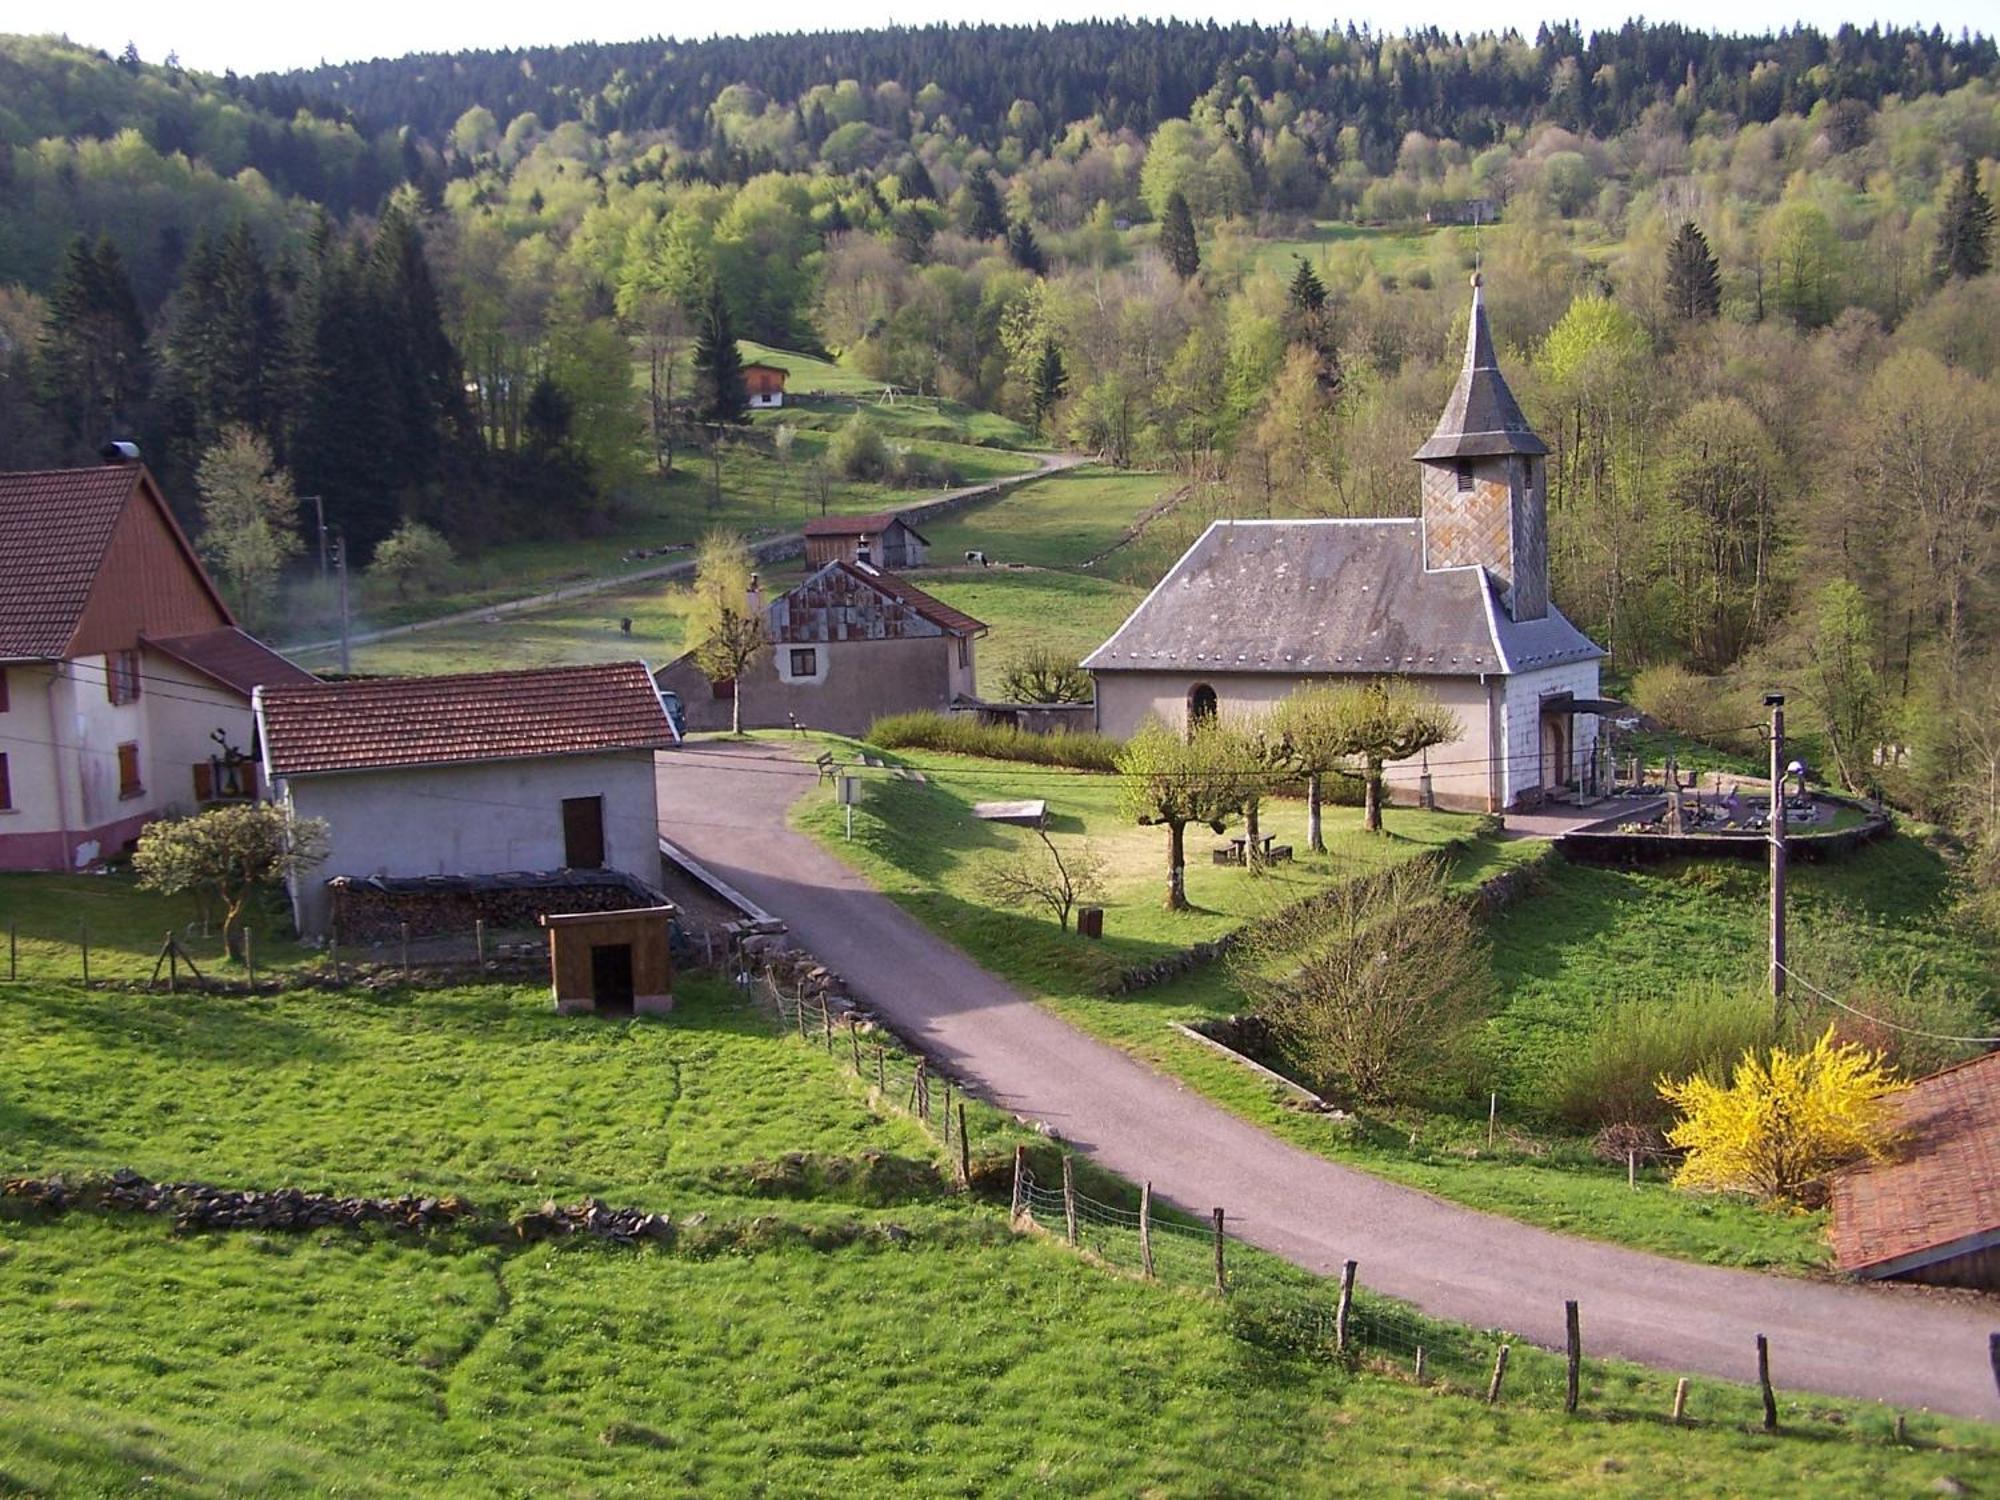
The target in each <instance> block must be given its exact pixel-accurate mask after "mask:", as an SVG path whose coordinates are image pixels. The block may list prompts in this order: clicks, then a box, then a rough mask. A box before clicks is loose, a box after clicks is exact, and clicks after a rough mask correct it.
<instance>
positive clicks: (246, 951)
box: [243, 927, 257, 986]
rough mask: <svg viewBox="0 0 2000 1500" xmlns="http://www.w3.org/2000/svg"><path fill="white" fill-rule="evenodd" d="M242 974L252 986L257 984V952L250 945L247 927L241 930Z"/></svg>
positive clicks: (249, 934)
mask: <svg viewBox="0 0 2000 1500" xmlns="http://www.w3.org/2000/svg"><path fill="white" fill-rule="evenodd" d="M243 974H244V977H245V978H247V979H248V980H249V981H250V983H251V984H252V985H253V986H254V985H255V984H256V983H257V950H256V949H255V948H254V947H253V946H252V945H251V933H250V929H249V928H247V927H246V928H244V929H243Z"/></svg>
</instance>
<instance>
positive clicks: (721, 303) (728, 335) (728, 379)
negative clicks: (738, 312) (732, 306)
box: [694, 287, 750, 423]
mask: <svg viewBox="0 0 2000 1500" xmlns="http://www.w3.org/2000/svg"><path fill="white" fill-rule="evenodd" d="M694 368H695V375H696V378H697V379H698V380H699V382H700V390H701V415H702V420H703V421H706V422H714V423H724V422H727V423H737V422H741V421H742V420H743V414H744V413H745V412H746V411H748V410H749V408H750V391H749V388H748V387H747V386H746V384H745V383H744V379H743V354H742V351H740V350H739V349H738V348H737V347H736V328H735V325H734V324H733V323H731V321H730V318H729V303H728V302H727V301H725V300H724V298H723V295H722V290H721V288H719V287H716V288H712V289H711V290H710V291H709V294H708V306H707V308H706V309H705V310H704V311H703V313H702V318H701V334H700V336H699V337H698V338H697V339H696V340H695V346H694Z"/></svg>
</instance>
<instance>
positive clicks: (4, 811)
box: [0, 461, 313, 870]
mask: <svg viewBox="0 0 2000 1500" xmlns="http://www.w3.org/2000/svg"><path fill="white" fill-rule="evenodd" d="M312 680H313V678H312V675H311V674H310V673H308V672H305V671H303V670H301V669H300V668H298V667H295V666H293V665H292V664H291V663H290V662H288V661H286V660H285V659H284V658H283V657H281V656H279V655H278V654H277V653H276V652H274V651H272V650H270V649H269V648H268V647H266V646H265V645H263V644H262V643H261V642H259V641H258V640H256V639H255V638H254V637H252V636H250V635H248V634H246V633H245V632H244V631H243V630H242V629H241V628H240V627H239V626H238V625H237V623H236V620H235V617H234V616H233V615H231V613H230V611H229V606H228V605H227V604H225V603H224V602H223V600H222V596H221V595H220V594H219V593H217V591H216V588H215V585H214V583H213V582H212V581H211V580H210V578H209V576H208V573H207V571H206V570H205V569H204V568H203V567H202V565H201V560H200V559H199V558H198V557H196V555H195V552H194V549H193V548H192V547H191V546H190V545H189V544H188V539H187V537H186V535H185V534H184V533H183V532H182V531H181V528H180V526H179V524H178V523H177V522H176V521H175V520H174V516H173V512H172V511H171V510H169V509H168V507H167V504H166V501H165V499H164V498H163V497H162V495H161V494H160V490H159V486H158V485H157V484H156V483H155V482H154V480H153V476H152V475H151V474H150V473H148V472H147V470H146V468H145V466H144V465H142V464H139V463H136V462H128V461H118V462H107V463H106V464H104V465H102V466H100V467H96V468H85V469H44V470H37V471H32V472H26V473H8V474H0V869H10V870H75V869H85V868H89V867H90V866H92V865H95V864H98V863H101V862H102V861H104V860H106V859H110V858H114V857H116V856H117V855H119V854H121V853H123V852H124V851H126V850H127V849H128V848H129V847H130V846H131V844H132V842H133V840H134V839H136V838H137V837H138V834H139V830H140V829H141V828H142V827H144V826H145V824H146V823H147V822H148V821H149V820H150V819H153V818H156V817H159V816H161V815H162V814H164V813H178V812H192V811H195V810H197V809H199V808H201V807H204V806H207V805H210V804H212V803H214V802H218V801H230V800H240V799H248V798H254V797H255V796H256V795H257V794H258V785H257V774H256V772H257V767H256V762H255V757H254V753H253V752H254V748H255V747H254V744H253V741H252V723H251V715H250V695H251V693H252V692H253V691H254V690H255V689H256V688H257V687H259V686H261V685H264V684H267V683H268V684H274V685H275V684H281V683H309V682H311V681H312Z"/></svg>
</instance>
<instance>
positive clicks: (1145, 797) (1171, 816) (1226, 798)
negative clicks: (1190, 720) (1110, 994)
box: [1118, 719, 1249, 911]
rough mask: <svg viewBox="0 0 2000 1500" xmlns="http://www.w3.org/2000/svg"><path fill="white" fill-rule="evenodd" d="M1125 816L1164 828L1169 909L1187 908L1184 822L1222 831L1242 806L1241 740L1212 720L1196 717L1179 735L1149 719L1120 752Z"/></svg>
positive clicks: (1243, 768) (1243, 762)
mask: <svg viewBox="0 0 2000 1500" xmlns="http://www.w3.org/2000/svg"><path fill="white" fill-rule="evenodd" d="M1118 770H1119V774H1120V775H1122V776H1123V777H1124V786H1123V788H1122V789H1121V793H1120V796H1121V801H1122V805H1123V807H1124V810H1125V813H1126V815H1127V816H1129V817H1131V818H1133V819H1134V820H1136V821H1137V822H1139V823H1141V824H1145V825H1158V826H1161V827H1164V828H1165V829H1166V830H1167V899H1166V905H1167V909H1168V910H1169V911H1186V910H1187V909H1188V899H1187V827H1188V824H1190V823H1205V824H1207V825H1208V826H1209V827H1210V828H1212V829H1213V830H1214V831H1215V832H1217V833H1221V832H1222V831H1223V829H1225V828H1227V827H1228V826H1229V825H1230V824H1231V823H1232V822H1234V821H1235V820H1236V817H1237V816H1238V814H1239V813H1240V812H1241V811H1242V809H1243V797H1244V789H1245V786H1246V784H1247V782H1248V779H1249V778H1248V777H1247V775H1246V774H1245V773H1246V771H1247V770H1248V765H1247V758H1246V756H1245V753H1244V748H1243V745H1242V743H1241V741H1240V740H1239V739H1238V738H1237V736H1236V735H1234V734H1232V733H1231V732H1230V731H1229V730H1227V729H1225V728H1223V727H1221V726H1220V725H1218V724H1216V723H1214V722H1213V721H1203V722H1198V723H1197V724H1196V725H1195V726H1194V728H1193V729H1192V730H1191V731H1190V732H1189V734H1188V735H1187V736H1186V737H1185V738H1183V737H1182V736H1180V735H1178V734H1175V733H1174V732H1173V731H1172V730H1171V729H1169V728H1167V726H1166V725H1165V724H1162V723H1161V722H1160V721H1159V720H1158V719H1148V720H1147V721H1146V722H1145V723H1144V724H1142V725H1140V726H1139V731H1138V733H1136V734H1134V735H1133V736H1132V738H1131V739H1129V740H1127V741H1126V743H1125V748H1124V750H1123V751H1122V752H1121V753H1120V754H1119V757H1118Z"/></svg>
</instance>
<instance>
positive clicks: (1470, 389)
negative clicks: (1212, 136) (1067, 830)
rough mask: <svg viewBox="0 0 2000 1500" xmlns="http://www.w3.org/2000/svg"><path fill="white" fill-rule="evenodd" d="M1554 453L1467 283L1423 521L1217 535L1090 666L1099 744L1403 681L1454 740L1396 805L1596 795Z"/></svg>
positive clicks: (1407, 780)
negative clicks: (1559, 536)
mask: <svg viewBox="0 0 2000 1500" xmlns="http://www.w3.org/2000/svg"><path fill="white" fill-rule="evenodd" d="M1548 451H1549V450H1548V445H1547V444H1546V443H1544V442H1543V441H1542V440H1541V439H1540V438H1539V437H1537V436H1536V435H1535V433H1534V430H1533V429H1532V428H1531V427H1530V426H1529V425H1528V420H1527V418H1526V417H1525V416H1524V415H1523V414H1522V412H1521V408H1520V405H1519V403H1518V402H1516V401H1515V399H1514V393H1513V392H1512V391H1510V390H1509V389H1508V388H1507V382H1506V380H1505V378H1504V377H1503V376H1502V375H1501V373H1500V367H1499V361H1498V359H1497V357H1496V356H1495V354H1494V349H1493V331H1492V328H1491V327H1490V325H1489V324H1488V322H1487V317H1486V305H1485V300H1484V293H1483V291H1482V289H1481V287H1480V282H1479V278H1478V277H1477V276H1474V277H1473V279H1472V318H1471V324H1470V326H1469V327H1468V329H1467V331H1466V340H1465V363H1464V366H1463V367H1462V368H1461V369H1460V371H1459V376H1458V383H1457V385H1456V386H1455V387H1454V388H1453V390H1452V393H1451V399H1450V400H1449V401H1448V402H1446V404H1445V409H1444V414H1443V415H1442V416H1441V417H1440V418H1439V419H1438V424H1437V430H1436V431H1435V432H1433V433H1432V434H1431V436H1430V440H1429V441H1428V442H1426V443H1425V444H1424V445H1423V446H1422V447H1421V448H1419V449H1418V450H1417V452H1416V455H1415V457H1416V461H1417V465H1418V472H1419V475H1420V482H1421V491H1422V500H1423V507H1422V512H1421V514H1420V515H1418V516H1414V517H1399V518H1385V519H1380V520H1346V519H1342V520H1299V521H1290V520H1274V521H1217V522H1215V523H1214V524H1213V525H1211V526H1210V527H1209V528H1208V530H1207V531H1206V532H1204V533H1203V534H1202V536H1201V538H1200V539H1199V540H1198V541H1196V542H1195V544H1194V545H1193V546H1192V547H1190V548H1189V549H1188V550H1187V552H1186V553H1185V554H1184V555H1183V556H1182V557H1181V559H1180V561H1179V562H1177V563H1175V564H1174V566H1173V569H1172V570H1171V571H1170V572H1169V573H1168V574H1167V576H1166V577H1165V578H1163V579H1161V580H1160V582H1159V584H1158V585H1157V586H1156V587H1155V588H1154V589H1153V591H1152V592H1151V593H1150V594H1148V595H1147V596H1146V598H1145V600H1144V601H1143V602H1142V603H1141V604H1140V605H1139V607H1138V608H1137V609H1136V610H1134V611H1133V612H1132V614H1131V616H1130V617H1129V618H1128V619H1127V620H1126V621H1125V623H1124V624H1123V625H1121V626H1120V627H1119V628H1118V630H1117V632H1116V633H1115V634H1114V635H1112V637H1111V638H1110V639H1109V640H1107V641H1106V642H1105V643H1104V644H1103V645H1101V646H1099V647H1098V648H1097V650H1095V651H1094V652H1092V653H1091V654H1090V656H1088V657H1087V658H1086V659H1085V660H1084V663H1083V665H1084V666H1085V667H1086V668H1088V669H1089V671H1090V673H1091V675H1092V676H1093V677H1094V678H1095V679H1096V683H1097V727H1098V730H1099V731H1100V732H1101V733H1103V734H1107V735H1110V736H1113V737H1115V738H1118V739H1124V738H1126V737H1127V736H1129V735H1130V734H1131V733H1132V732H1133V731H1134V730H1136V729H1137V728H1138V727H1139V726H1140V725H1141V724H1142V723H1144V722H1145V721H1146V719H1147V718H1149V717H1153V718H1158V719H1160V720H1162V721H1163V722H1165V723H1167V724H1169V725H1172V726H1175V727H1177V728H1182V729H1185V728H1186V727H1188V726H1189V725H1191V724H1192V723H1194V722H1195V721H1197V720H1198V719H1201V718H1203V717H1206V716H1213V715H1220V716H1221V717H1222V718H1223V719H1224V720H1225V721H1229V720H1232V719H1233V720H1242V719H1248V718H1252V717H1254V716H1256V715H1258V714H1261V713H1264V712H1267V711H1268V710H1269V709H1270V708H1271V706H1272V705H1274V704H1275V703H1277V702H1278V701H1279V700H1280V699H1282V698H1284V697H1285V696H1287V695H1288V694H1290V693H1291V692H1293V691H1294V690H1295V689H1297V688H1298V687H1300V686H1302V685H1304V684H1306V683H1309V682H1316V683H1328V684H1337V683H1341V682H1347V681H1352V680H1354V679H1356V678H1374V677H1402V678H1406V679H1409V680H1410V681H1412V682H1414V683H1415V684H1416V685H1417V686H1418V687H1419V688H1420V689H1421V690H1423V691H1425V692H1428V693H1429V694H1430V695H1431V696H1432V697H1433V698H1435V699H1436V700H1437V701H1438V702H1439V703H1441V704H1443V705H1444V706H1445V707H1446V708H1448V709H1449V710H1450V711H1451V712H1452V713H1453V714H1454V715H1455V716H1456V717H1457V720H1458V726H1459V733H1458V738H1457V739H1456V740H1455V741H1453V742H1451V743H1449V744H1446V745H1441V746H1439V747H1437V748H1436V749H1434V750H1432V751H1430V752H1428V754H1426V755H1425V756H1423V757H1421V758H1419V759H1416V760H1412V761H1407V762H1403V763H1401V764H1398V765H1392V766H1390V767H1388V768H1387V780H1388V783H1389V786H1390V788H1391V790H1392V792H1397V793H1400V794H1401V795H1402V796H1403V798H1404V799H1405V800H1409V799H1413V798H1417V797H1429V798H1431V799H1432V800H1434V801H1435V802H1436V804H1437V805H1439V806H1443V807H1457V808H1466V809H1473V810H1485V811H1489V812H1503V811H1509V810H1514V809H1524V808H1531V807H1536V806H1540V805H1541V804H1543V803H1545V802H1549V801H1556V800H1567V799H1573V798H1576V797H1578V796H1587V795H1591V794H1593V793H1594V792H1595V791H1596V790H1597V786H1598V783H1599V780H1600V774H1601V773H1600V767H1599V757H1598V754H1597V741H1598V725H1597V717H1596V715H1597V711H1598V710H1599V708H1600V706H1601V705H1600V703H1599V701H1598V665H1599V663H1600V662H1601V660H1602V659H1603V657H1604V651H1603V649H1602V648H1601V647H1599V646H1598V645H1597V644H1596V643H1595V642H1593V641H1592V640H1591V639H1590V638H1589V637H1588V636H1586V635H1585V634H1584V633H1583V632H1582V631H1580V630H1578V629H1577V628H1576V627H1575V626H1574V625H1572V624H1571V623H1570V622H1569V620H1568V619H1566V618H1565V617H1564V616H1563V613H1562V611H1561V610H1559V609H1557V608H1556V607H1555V605H1554V603H1553V602H1552V601H1551V600H1550V598H1549V548H1548V506H1547V475H1546V463H1547V455H1548Z"/></svg>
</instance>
